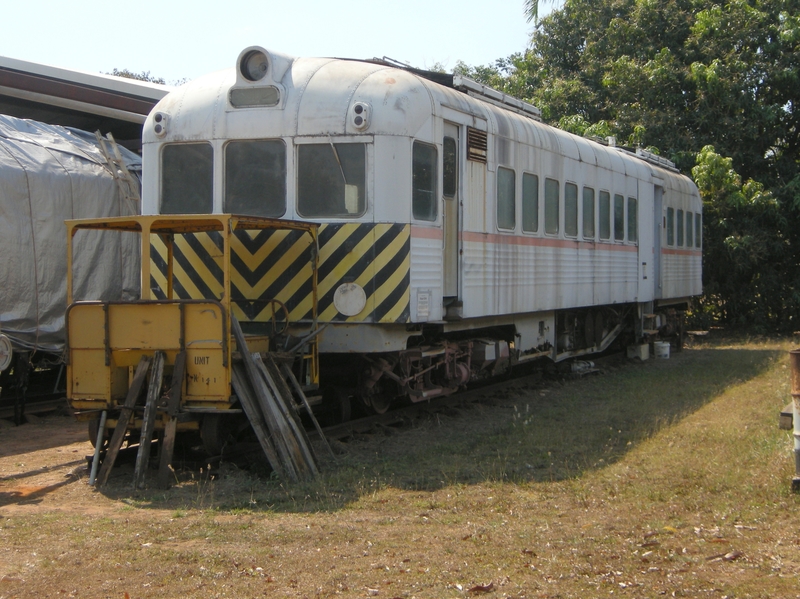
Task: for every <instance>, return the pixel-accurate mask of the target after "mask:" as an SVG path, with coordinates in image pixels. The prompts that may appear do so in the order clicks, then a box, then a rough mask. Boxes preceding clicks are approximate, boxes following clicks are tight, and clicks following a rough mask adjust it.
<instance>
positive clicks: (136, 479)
mask: <svg viewBox="0 0 800 599" xmlns="http://www.w3.org/2000/svg"><path fill="white" fill-rule="evenodd" d="M164 358H165V356H164V352H162V351H157V352H156V353H155V355H154V356H153V365H152V367H151V369H150V385H149V386H148V388H147V401H146V402H145V404H144V416H143V417H142V431H141V437H140V438H139V453H137V454H136V468H135V469H134V472H133V488H134V489H141V488H142V487H143V486H144V476H145V473H146V472H147V465H148V462H149V461H150V446H151V445H152V443H153V428H154V427H155V423H156V404H157V403H158V398H159V393H160V391H161V377H162V376H163V375H164Z"/></svg>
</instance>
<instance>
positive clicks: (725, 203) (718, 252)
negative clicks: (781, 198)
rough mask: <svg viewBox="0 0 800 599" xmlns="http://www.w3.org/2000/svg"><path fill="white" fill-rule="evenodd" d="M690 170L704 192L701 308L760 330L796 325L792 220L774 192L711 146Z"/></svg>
mask: <svg viewBox="0 0 800 599" xmlns="http://www.w3.org/2000/svg"><path fill="white" fill-rule="evenodd" d="M692 176H693V177H694V180H695V182H696V183H697V186H698V189H699V190H700V196H701V197H702V198H703V221H704V222H703V224H704V240H703V278H704V296H703V298H702V299H701V300H700V312H701V313H702V314H704V315H705V316H709V317H711V318H712V319H713V320H716V321H720V322H727V323H731V324H736V325H746V326H750V327H756V328H757V329H760V330H765V331H766V330H775V329H789V330H791V329H792V326H791V325H792V324H793V323H794V322H795V321H796V318H797V316H798V313H800V312H798V308H799V307H800V303H798V301H797V299H798V298H796V297H795V293H794V279H795V278H796V276H787V270H786V268H785V266H786V261H787V259H788V258H790V254H791V247H790V246H791V239H790V237H789V236H787V234H786V232H787V228H788V225H789V223H788V221H787V219H786V218H785V217H784V215H783V214H782V209H781V208H782V207H781V205H780V203H779V202H778V201H777V199H776V198H775V196H774V195H773V194H772V193H770V192H769V191H767V190H765V189H764V186H763V185H762V184H760V183H757V182H755V181H753V180H748V181H746V182H745V183H744V184H743V183H742V178H741V177H740V176H739V174H738V173H737V172H736V171H735V169H734V168H733V160H732V159H731V158H729V157H728V158H725V157H723V156H720V155H719V154H717V153H716V152H715V151H714V148H713V147H712V146H706V147H704V148H703V149H702V150H701V151H700V153H699V154H698V155H697V164H696V166H695V167H694V168H693V169H692Z"/></svg>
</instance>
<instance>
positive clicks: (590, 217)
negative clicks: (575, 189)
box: [583, 187, 594, 239]
mask: <svg viewBox="0 0 800 599" xmlns="http://www.w3.org/2000/svg"><path fill="white" fill-rule="evenodd" d="M583 238H584V239H594V189H592V188H591V187H584V188H583Z"/></svg>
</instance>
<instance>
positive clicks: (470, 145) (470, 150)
mask: <svg viewBox="0 0 800 599" xmlns="http://www.w3.org/2000/svg"><path fill="white" fill-rule="evenodd" d="M486 148H487V142H486V131H478V130H477V129H473V128H472V127H467V158H469V159H470V160H474V161H475V162H482V163H483V164H486V155H487V153H486Z"/></svg>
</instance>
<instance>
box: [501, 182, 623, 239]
mask: <svg viewBox="0 0 800 599" xmlns="http://www.w3.org/2000/svg"><path fill="white" fill-rule="evenodd" d="M562 209H563V211H564V235H565V236H566V237H575V238H577V237H578V236H579V234H580V236H581V238H583V239H586V240H594V239H595V238H599V239H600V240H602V241H608V240H611V239H612V238H613V239H614V240H615V241H625V240H626V232H627V241H629V242H631V243H636V242H637V241H638V240H639V232H638V220H637V213H638V202H637V201H636V198H632V197H629V198H628V199H627V201H626V200H625V197H624V196H622V195H620V194H614V198H613V202H612V198H611V194H610V193H609V192H608V191H604V190H600V191H599V192H597V193H595V190H594V189H593V188H592V187H586V186H584V187H583V188H582V189H581V196H580V210H579V206H578V186H577V185H576V184H575V183H565V184H564V198H563V202H562V200H561V184H560V183H559V182H558V181H557V180H555V179H550V178H545V180H544V232H545V234H546V235H557V234H558V233H559V227H560V223H561V219H560V214H559V213H560V211H561V210H562ZM595 213H597V219H595ZM579 217H580V222H579ZM626 224H627V227H626ZM497 226H498V227H499V228H500V229H509V230H513V229H514V228H515V227H516V174H515V173H514V171H513V170H511V169H510V168H505V167H498V169H497ZM595 227H597V231H595ZM522 230H523V231H524V232H526V233H538V232H539V177H538V175H534V174H532V173H522Z"/></svg>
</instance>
